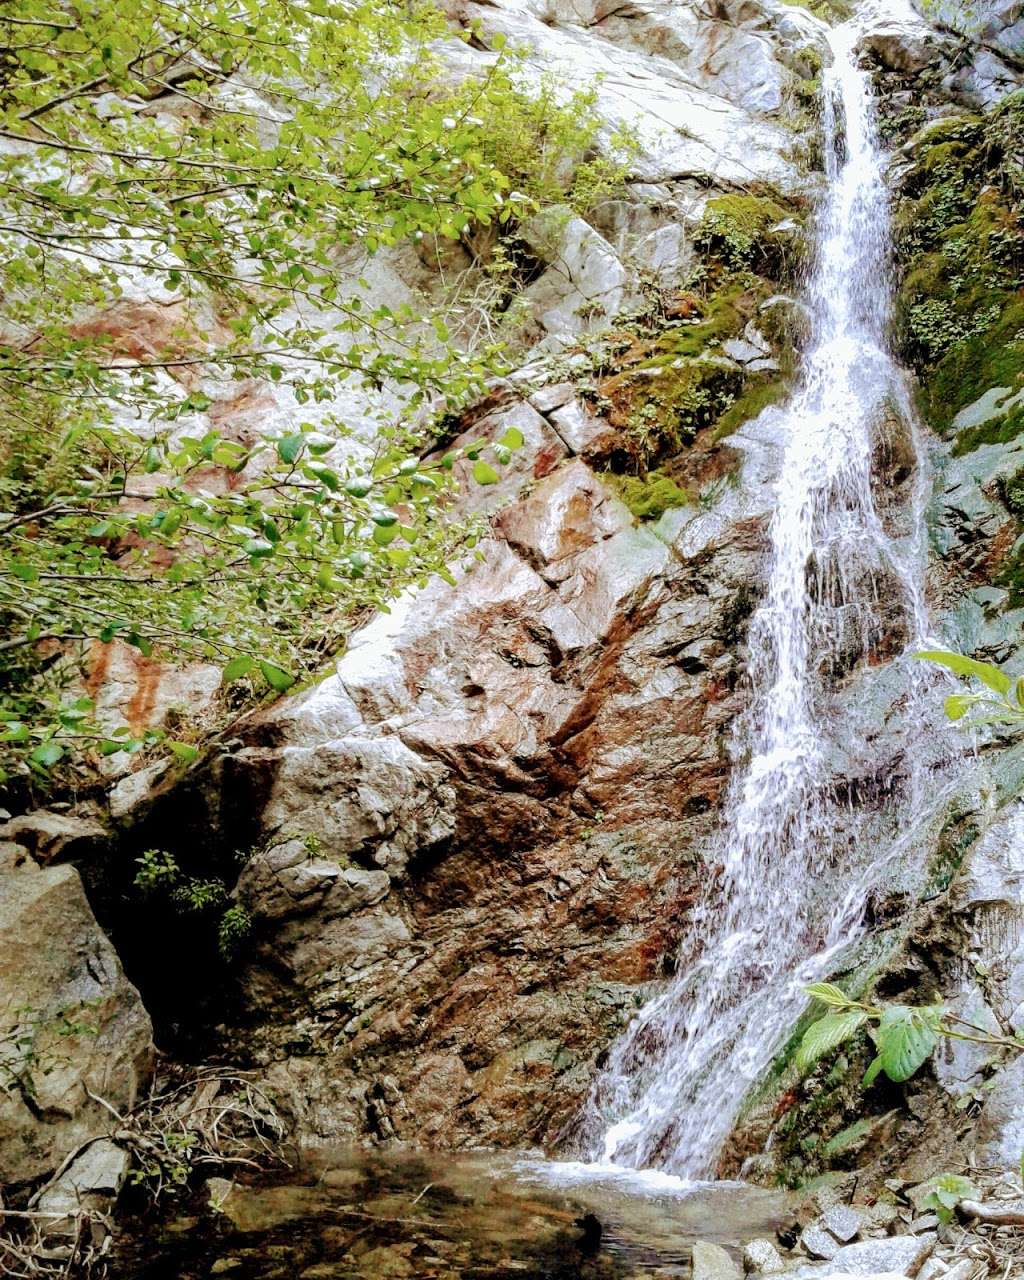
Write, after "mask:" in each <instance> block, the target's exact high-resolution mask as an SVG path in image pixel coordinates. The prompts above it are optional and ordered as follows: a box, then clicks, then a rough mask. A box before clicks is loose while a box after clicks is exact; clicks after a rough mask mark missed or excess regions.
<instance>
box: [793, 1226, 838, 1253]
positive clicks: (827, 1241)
mask: <svg viewBox="0 0 1024 1280" xmlns="http://www.w3.org/2000/svg"><path fill="white" fill-rule="evenodd" d="M800 1244H801V1245H802V1246H803V1248H804V1250H805V1252H807V1253H809V1254H810V1256H811V1257H812V1258H825V1259H831V1258H834V1257H835V1256H836V1254H837V1253H838V1252H839V1247H840V1246H839V1242H838V1240H836V1238H835V1236H833V1235H832V1234H831V1233H830V1232H828V1231H826V1230H825V1228H824V1227H823V1226H822V1225H821V1222H820V1220H818V1221H816V1222H812V1223H811V1224H810V1226H807V1227H804V1229H803V1231H802V1232H801V1233H800Z"/></svg>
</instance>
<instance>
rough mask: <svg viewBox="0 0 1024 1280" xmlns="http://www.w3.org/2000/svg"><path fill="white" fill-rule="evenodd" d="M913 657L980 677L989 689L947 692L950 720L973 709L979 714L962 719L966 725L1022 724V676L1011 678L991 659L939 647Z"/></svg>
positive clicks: (967, 675)
mask: <svg viewBox="0 0 1024 1280" xmlns="http://www.w3.org/2000/svg"><path fill="white" fill-rule="evenodd" d="M914 657H915V658H923V659H924V660H925V661H927V662H935V663H938V665H939V666H942V667H945V668H946V669H947V670H949V671H952V672H953V673H954V674H955V675H958V676H963V677H964V678H965V679H974V680H980V681H981V683H982V684H983V685H984V686H985V688H986V689H987V690H989V692H988V693H980V692H972V693H951V694H950V695H949V697H947V698H946V703H945V706H946V715H947V716H948V717H949V718H950V720H963V719H964V717H965V716H966V715H967V714H968V712H971V711H974V710H976V709H977V710H980V711H981V712H982V714H981V715H977V716H973V717H972V718H971V719H970V720H968V721H966V723H967V724H968V725H982V724H1006V725H1013V726H1020V725H1024V676H1018V677H1017V679H1016V680H1014V679H1013V678H1012V677H1011V676H1008V675H1007V674H1006V673H1005V672H1004V671H1001V670H1000V669H999V668H998V667H997V666H995V665H994V664H993V663H991V662H979V661H978V660H977V659H976V658H967V657H965V656H964V655H963V654H962V653H947V652H946V651H945V650H942V649H928V650H923V651H922V652H920V653H915V654H914Z"/></svg>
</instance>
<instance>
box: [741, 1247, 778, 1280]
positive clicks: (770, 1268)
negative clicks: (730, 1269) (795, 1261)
mask: <svg viewBox="0 0 1024 1280" xmlns="http://www.w3.org/2000/svg"><path fill="white" fill-rule="evenodd" d="M743 1265H744V1267H745V1268H746V1269H747V1270H748V1271H756V1272H758V1273H759V1274H760V1275H762V1276H776V1275H779V1274H780V1273H781V1272H783V1271H785V1270H786V1263H785V1261H784V1260H783V1257H782V1255H781V1254H780V1253H779V1251H778V1249H776V1247H775V1246H774V1245H773V1244H772V1242H771V1241H770V1240H751V1241H750V1242H749V1243H748V1244H746V1245H744V1247H743Z"/></svg>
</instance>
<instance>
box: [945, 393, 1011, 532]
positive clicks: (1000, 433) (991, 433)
mask: <svg viewBox="0 0 1024 1280" xmlns="http://www.w3.org/2000/svg"><path fill="white" fill-rule="evenodd" d="M1022 432H1024V404H1015V405H1014V406H1013V408H1012V409H1010V411H1009V412H1008V413H1004V414H997V415H996V416H995V417H993V418H988V419H987V420H986V421H985V422H980V423H979V424H978V425H977V426H976V427H966V428H965V429H964V430H963V431H961V432H960V433H959V434H958V435H957V438H956V442H955V443H954V445H953V450H952V452H953V457H954V458H961V457H963V455H964V454H965V453H972V452H973V451H974V450H975V449H978V448H980V447H981V446H982V445H984V444H1009V443H1010V441H1011V440H1016V439H1017V437H1018V436H1019V435H1021V433H1022ZM1018 481H1019V483H1018ZM1015 483H1016V484H1017V487H1018V490H1019V492H1018V498H1017V501H1018V502H1019V503H1020V506H1019V508H1018V507H1017V506H1015V505H1014V504H1013V503H1010V502H1008V503H1007V505H1008V506H1009V507H1010V510H1011V511H1013V512H1014V514H1015V515H1017V516H1020V517H1022V518H1024V480H1021V478H1020V477H1019V476H1018V477H1017V478H1016V479H1015V480H1014V481H1010V482H1008V486H1007V492H1009V484H1015ZM1015 492H1017V490H1015Z"/></svg>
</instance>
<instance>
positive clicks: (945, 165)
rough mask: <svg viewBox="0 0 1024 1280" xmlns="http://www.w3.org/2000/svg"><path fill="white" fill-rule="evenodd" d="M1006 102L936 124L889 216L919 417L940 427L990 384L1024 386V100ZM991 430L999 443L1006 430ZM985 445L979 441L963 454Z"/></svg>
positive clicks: (921, 139) (925, 133) (923, 133)
mask: <svg viewBox="0 0 1024 1280" xmlns="http://www.w3.org/2000/svg"><path fill="white" fill-rule="evenodd" d="M1011 96H1012V97H1013V98H1014V99H1018V98H1019V99H1020V100H1021V101H1020V103H1019V104H1017V105H1014V103H1012V102H1011V103H1010V105H1009V106H1006V104H1005V103H1004V104H1002V105H1001V106H1000V107H999V108H997V109H996V110H995V111H993V112H990V113H988V115H987V116H979V115H973V114H964V115H958V116H953V117H949V118H946V119H943V120H939V121H937V122H936V123H935V124H932V125H930V126H928V127H927V128H926V129H923V130H920V131H919V132H918V133H917V134H916V135H915V137H914V138H913V139H912V141H911V144H910V150H911V152H912V153H913V154H914V156H915V163H914V167H913V169H912V170H911V172H910V174H909V175H908V176H907V177H906V179H905V181H904V184H903V185H904V198H903V200H902V201H901V204H900V207H899V209H898V210H897V214H896V219H895V227H896V241H897V251H898V255H899V257H900V259H901V261H902V263H903V266H904V268H905V274H904V278H903V281H902V284H901V287H900V291H899V299H898V307H897V325H898V331H899V337H900V340H901V344H902V346H903V349H904V352H905V353H906V355H907V356H908V357H909V359H910V361H911V362H912V363H913V364H914V365H915V366H916V367H917V369H918V372H919V374H920V377H921V384H922V394H921V401H922V408H923V410H924V413H925V416H926V417H927V418H928V420H929V421H930V422H931V423H932V425H933V426H935V427H937V428H939V429H940V430H944V429H946V428H947V427H948V426H949V425H950V423H951V422H952V420H953V418H954V417H955V416H956V414H957V413H958V412H959V411H960V410H961V409H962V408H964V407H965V406H966V405H968V404H971V403H972V402H973V401H975V400H976V399H978V397H979V396H980V395H982V394H983V393H984V392H985V391H986V390H988V388H989V387H992V386H1007V387H1014V386H1016V385H1017V382H1018V380H1019V379H1022V378H1024V296H1022V294H1021V292H1020V280H1021V275H1022V271H1024V207H1022V191H1021V178H1020V165H1019V163H1018V162H1017V161H1016V159H1015V156H1016V154H1017V153H1018V152H1019V149H1020V145H1021V143H1022V141H1024V94H1019V95H1011ZM986 428H987V430H989V431H990V432H991V433H993V434H994V436H995V437H997V438H998V437H999V433H1000V431H1001V430H1005V431H1009V430H1010V428H1009V427H1005V428H1003V427H1000V426H999V425H998V424H997V425H995V426H993V427H991V428H988V427H987V424H986ZM984 438H985V432H984V431H982V432H979V433H977V435H976V437H974V438H973V442H972V439H967V440H964V441H960V442H958V450H959V451H960V452H966V451H967V450H968V449H970V448H974V447H976V445H977V444H978V443H982V442H983V441H984ZM1002 438H1009V437H1007V436H1005V435H1004V436H1003V437H1002Z"/></svg>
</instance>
